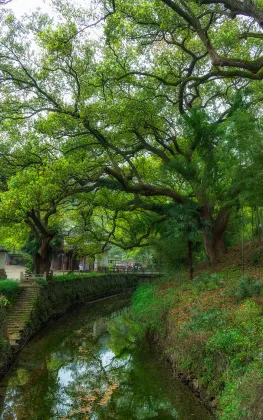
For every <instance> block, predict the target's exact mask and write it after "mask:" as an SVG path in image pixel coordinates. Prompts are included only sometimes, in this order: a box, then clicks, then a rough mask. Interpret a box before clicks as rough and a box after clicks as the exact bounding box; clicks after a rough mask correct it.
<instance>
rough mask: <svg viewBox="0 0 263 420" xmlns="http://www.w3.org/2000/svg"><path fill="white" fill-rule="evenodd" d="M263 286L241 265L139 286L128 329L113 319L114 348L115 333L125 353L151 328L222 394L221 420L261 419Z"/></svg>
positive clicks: (186, 368) (212, 391) (171, 351)
mask: <svg viewBox="0 0 263 420" xmlns="http://www.w3.org/2000/svg"><path fill="white" fill-rule="evenodd" d="M262 289H263V283H262V281H261V280H260V279H254V278H253V277H249V276H244V277H240V275H239V273H238V271H236V270H225V271H224V272H221V273H220V274H209V273H208V272H203V273H201V274H199V275H198V277H196V278H195V279H194V280H193V281H192V282H190V281H186V280H184V281H183V282H182V281H181V279H180V278H176V279H174V280H173V281H167V280H166V281H164V282H159V283H158V284H155V285H143V286H140V287H139V288H138V289H137V290H136V292H135V294H134V296H133V299H132V308H131V311H130V314H129V315H127V314H126V315H125V317H126V320H125V329H124V330H121V329H122V328H123V327H121V324H122V322H121V321H116V322H115V323H113V324H114V326H113V327H112V330H113V334H112V337H113V338H112V343H113V349H114V336H115V337H118V340H115V341H116V342H117V341H118V343H119V348H118V352H119V353H120V352H121V351H122V350H123V348H125V346H126V347H127V346H131V345H133V343H134V342H136V340H137V341H138V340H141V339H142V337H143V336H144V335H145V334H146V333H147V332H149V331H150V332H152V333H154V334H155V335H158V337H159V342H161V343H162V344H163V348H164V350H165V352H166V353H167V354H172V355H173V356H174V358H175V359H176V361H177V364H178V366H180V369H182V370H184V371H185V372H191V373H194V375H195V376H196V377H197V378H198V381H199V383H200V385H201V384H202V385H205V387H206V388H207V389H208V391H209V393H210V395H214V396H215V397H216V401H217V407H218V418H219V419H221V420H240V419H244V420H245V419H247V420H249V419H251V420H252V419H254V420H257V419H262V418H263V397H262V391H263V317H262V315H263V297H262ZM118 322H119V325H118ZM123 334H124V335H125V334H126V337H127V336H129V340H126V341H125V340H123V341H122V340H121V336H123ZM121 347H123V348H122V349H121Z"/></svg>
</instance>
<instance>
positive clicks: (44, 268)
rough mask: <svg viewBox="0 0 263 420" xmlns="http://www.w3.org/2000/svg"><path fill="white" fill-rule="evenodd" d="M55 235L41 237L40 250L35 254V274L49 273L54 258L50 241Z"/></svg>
mask: <svg viewBox="0 0 263 420" xmlns="http://www.w3.org/2000/svg"><path fill="white" fill-rule="evenodd" d="M52 238H53V236H52V235H50V236H48V237H44V238H41V246H40V252H38V253H37V254H35V255H34V263H35V274H44V273H49V271H50V267H51V259H52V249H51V246H50V242H51V240H52Z"/></svg>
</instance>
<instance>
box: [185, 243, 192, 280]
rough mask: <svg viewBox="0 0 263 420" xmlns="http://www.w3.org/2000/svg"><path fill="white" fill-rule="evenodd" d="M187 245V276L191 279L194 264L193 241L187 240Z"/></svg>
mask: <svg viewBox="0 0 263 420" xmlns="http://www.w3.org/2000/svg"><path fill="white" fill-rule="evenodd" d="M187 247H188V266H189V278H190V280H193V278H194V264H193V242H192V241H190V240H188V241H187Z"/></svg>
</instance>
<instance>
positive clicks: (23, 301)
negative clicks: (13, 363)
mask: <svg viewBox="0 0 263 420" xmlns="http://www.w3.org/2000/svg"><path fill="white" fill-rule="evenodd" d="M38 293H39V287H37V286H30V287H22V291H21V293H20V295H19V296H18V297H17V298H16V299H15V301H14V302H13V303H12V305H11V306H10V307H9V308H8V310H7V335H8V339H9V343H10V345H11V346H12V347H13V348H17V347H18V346H19V340H20V338H21V336H22V332H23V329H24V327H25V324H26V322H27V320H28V319H29V318H30V314H31V312H32V309H33V307H34V302H35V300H36V298H37V296H38Z"/></svg>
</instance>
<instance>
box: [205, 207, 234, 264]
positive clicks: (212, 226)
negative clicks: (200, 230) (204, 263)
mask: <svg viewBox="0 0 263 420" xmlns="http://www.w3.org/2000/svg"><path fill="white" fill-rule="evenodd" d="M229 215H230V209H227V208H222V209H221V210H220V211H219V213H218V215H217V217H216V218H215V220H214V219H213V217H212V210H211V208H210V207H209V205H208V204H206V205H205V206H204V222H205V224H206V226H205V229H204V246H205V250H206V254H207V256H208V258H209V261H210V263H211V264H214V263H216V262H217V261H220V260H221V259H222V258H223V256H224V255H225V253H226V251H227V247H226V245H225V240H224V233H225V231H226V228H227V225H228V221H229Z"/></svg>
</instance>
